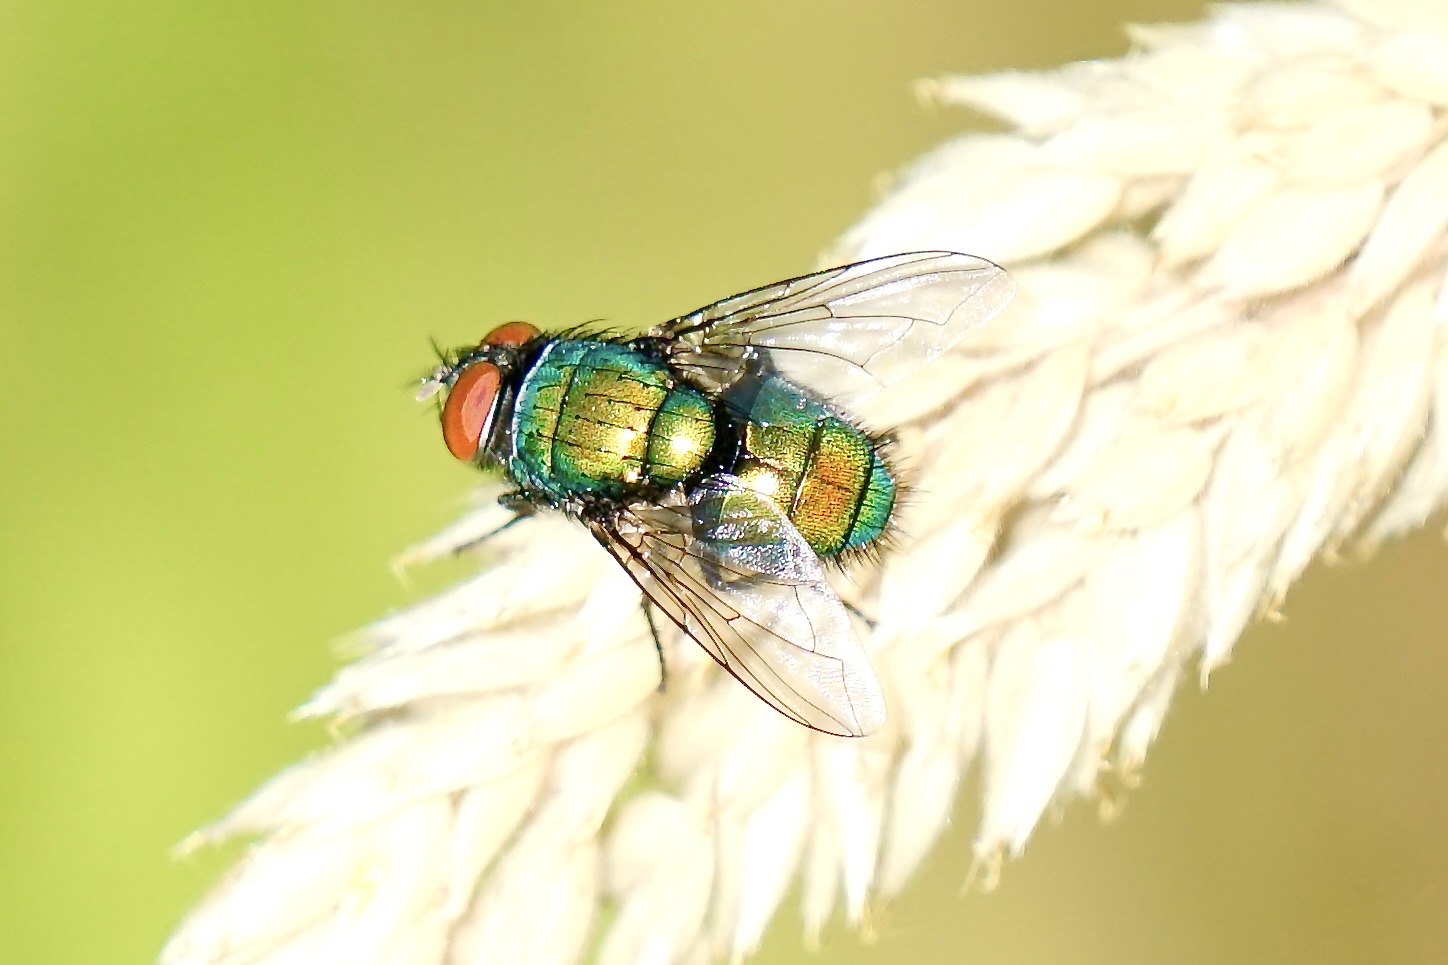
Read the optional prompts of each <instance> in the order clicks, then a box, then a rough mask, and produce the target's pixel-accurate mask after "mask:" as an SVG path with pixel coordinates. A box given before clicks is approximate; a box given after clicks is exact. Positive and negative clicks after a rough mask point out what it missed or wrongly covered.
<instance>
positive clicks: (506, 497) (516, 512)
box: [453, 489, 538, 556]
mask: <svg viewBox="0 0 1448 965" xmlns="http://www.w3.org/2000/svg"><path fill="white" fill-rule="evenodd" d="M498 505H499V506H502V507H503V508H504V509H506V510H508V511H509V512H510V513H512V514H513V518H512V519H510V520H508V521H507V522H506V523H504V524H503V525H501V526H498V527H495V528H494V529H490V530H488V531H487V532H486V533H484V534H483V535H481V536H475V537H473V538H472V539H470V540H468V541H467V542H466V543H461V544H459V545H458V546H455V547H454V548H453V555H454V556H461V555H462V554H464V553H466V552H468V551H469V550H474V549H477V548H478V547H479V546H481V545H483V544H484V543H486V542H487V541H488V540H490V539H492V538H493V537H494V536H497V535H498V534H499V533H501V532H503V531H504V530H505V529H507V528H508V527H510V526H514V525H516V524H517V523H519V522H521V521H523V520H525V519H527V518H528V517H529V516H532V515H533V514H534V513H536V512H538V500H537V499H536V498H535V497H534V496H533V495H532V494H531V493H529V492H528V490H526V489H514V490H512V491H511V492H506V493H503V495H501V496H499V497H498Z"/></svg>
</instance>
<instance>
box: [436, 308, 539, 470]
mask: <svg viewBox="0 0 1448 965" xmlns="http://www.w3.org/2000/svg"><path fill="white" fill-rule="evenodd" d="M510 324H515V325H516V324H522V323H520V322H512V323H510ZM504 327H505V328H506V327H507V326H504ZM501 380H502V374H501V373H500V372H499V371H498V367H497V366H496V365H494V364H493V363H492V362H474V363H473V364H472V365H469V366H468V367H467V368H466V369H464V370H463V371H462V374H461V375H459V376H458V377H457V379H456V380H455V381H454V382H453V384H452V389H451V390H449V391H448V394H447V401H446V402H445V403H443V407H442V439H443V442H446V443H447V449H448V452H451V453H452V454H453V455H454V456H457V457H458V458H459V459H461V460H463V461H464V462H471V461H472V460H473V458H474V457H475V456H477V454H478V447H479V446H481V445H482V435H483V429H484V427H485V426H487V424H488V413H489V412H490V411H491V410H492V408H493V400H494V399H496V398H497V397H498V383H499V382H500V381H501Z"/></svg>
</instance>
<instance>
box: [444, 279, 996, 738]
mask: <svg viewBox="0 0 1448 965" xmlns="http://www.w3.org/2000/svg"><path fill="white" fill-rule="evenodd" d="M1014 292H1015V286H1014V284H1013V283H1012V282H1011V280H1010V278H1009V277H1008V276H1007V275H1006V273H1005V271H1004V270H1003V269H1001V268H1000V267H998V266H996V265H994V264H991V263H990V262H988V261H985V260H983V259H981V258H975V257H972V256H970V255H962V254H957V253H955V252H947V251H927V252H913V253H909V254H899V255H890V256H887V257H883V258H874V259H871V260H869V261H862V262H857V263H855V264H851V265H844V266H842V267H839V268H831V269H828V270H826V271H820V272H815V273H814V274H809V275H803V276H801V277H799V278H791V279H788V280H786V281H781V282H775V283H774V284H772V285H765V286H764V287H762V288H756V289H754V290H752V291H747V292H744V293H743V294H739V295H732V296H730V297H728V298H725V299H723V300H721V301H717V302H715V303H713V304H711V305H706V306H705V307H703V308H700V309H698V310H697V311H693V312H690V313H689V314H687V315H681V316H679V317H678V318H675V319H673V320H671V321H668V322H665V323H663V324H662V325H658V326H656V327H654V328H653V329H651V330H650V331H649V332H648V333H647V334H646V335H644V336H642V337H639V338H631V339H630V338H619V337H612V336H608V335H603V334H588V333H584V332H572V333H565V334H558V335H549V334H544V333H543V332H541V331H540V330H539V329H537V328H535V327H534V326H532V325H530V324H528V323H526V322H508V323H507V324H504V325H501V326H498V327H497V328H494V329H493V330H492V331H491V332H490V333H488V335H487V336H486V337H485V338H484V339H483V340H482V342H480V343H479V344H478V345H476V346H474V347H471V348H465V349H460V350H458V351H457V352H454V353H451V355H450V356H449V357H448V358H446V359H445V361H444V363H443V364H442V365H440V366H438V368H437V369H436V370H435V371H434V372H433V373H432V374H431V375H430V376H428V377H427V378H426V379H425V380H424V382H423V392H422V395H423V396H424V397H425V396H428V395H432V394H435V393H438V392H445V393H446V397H445V400H444V401H443V403H442V407H441V409H442V412H441V416H442V434H443V439H444V441H445V442H446V444H447V447H448V450H449V451H450V452H451V453H452V454H453V455H454V456H455V457H457V458H458V459H460V460H463V461H465V462H469V463H473V464H475V465H478V466H484V467H486V466H499V467H501V468H502V470H503V471H504V473H506V474H507V476H508V478H509V479H510V480H511V482H512V483H513V484H514V485H515V486H516V487H517V488H516V489H514V490H512V491H510V492H509V493H506V494H505V495H504V496H503V497H502V499H501V501H502V502H503V504H504V505H506V506H508V507H510V508H512V509H514V510H515V511H517V512H519V513H525V512H531V511H532V510H534V509H537V508H542V507H547V508H551V509H555V510H558V511H561V512H563V513H566V514H567V515H569V516H572V517H574V518H575V519H578V520H579V521H581V522H582V523H583V525H584V526H586V527H587V528H588V531H589V532H590V533H592V534H593V537H594V538H595V539H596V540H598V542H599V543H600V544H601V545H602V546H603V547H604V549H606V550H608V552H609V553H610V554H611V555H612V556H613V558H614V559H615V560H616V561H617V562H618V563H619V565H620V566H622V567H623V568H624V570H625V571H626V572H627V573H628V575H629V576H630V577H631V578H632V579H633V581H634V582H635V583H636V584H637V585H638V587H639V589H640V590H641V591H642V592H643V594H644V596H645V597H646V598H647V599H648V600H649V601H650V602H652V603H653V605H654V606H656V607H657V608H658V609H659V610H661V611H663V613H665V614H666V615H667V616H668V617H669V619H670V620H672V621H673V622H674V623H676V624H677V625H678V626H679V627H680V628H681V629H682V630H683V631H684V633H686V634H687V635H688V636H690V637H691V638H693V640H694V641H695V642H697V643H698V644H699V645H700V646H701V647H703V648H704V650H705V651H706V652H707V653H708V654H709V656H711V657H713V658H714V659H715V660H716V661H718V663H719V664H720V665H721V666H723V667H724V669H725V670H727V671H729V672H730V673H731V674H733V675H734V676H735V677H736V678H737V679H738V680H739V681H740V682H741V683H743V684H744V686H746V687H748V688H749V689H750V690H751V691H753V692H754V693H755V694H756V695H758V696H759V697H760V698H761V699H763V700H764V701H765V702H766V703H768V704H769V705H770V706H772V707H774V708H775V709H776V710H778V711H779V712H780V713H782V714H784V715H785V716H787V717H789V718H790V719H792V720H794V721H797V722H798V723H801V724H803V725H805V726H807V727H812V728H814V729H815V730H820V731H824V732H825V733H829V734H838V735H841V736H850V737H863V736H865V735H868V734H872V733H874V732H876V731H878V730H879V729H880V728H881V727H882V726H883V725H884V722H885V700H884V696H883V694H882V693H881V690H880V684H879V681H878V680H877V679H876V676H875V672H874V670H873V669H872V668H871V666H870V662H869V660H868V658H867V657H866V655H865V651H864V648H863V647H862V646H861V644H860V641H859V639H858V638H857V637H856V635H855V632H854V629H853V628H852V626H851V624H850V618H849V614H848V612H847V611H846V608H845V605H844V604H843V603H842V602H841V600H840V598H839V597H838V595H836V593H835V592H834V590H833V589H832V588H831V586H830V584H829V582H828V580H827V579H826V577H825V563H826V562H828V561H832V560H839V559H842V558H843V559H848V558H849V557H850V556H851V555H853V554H857V553H860V552H865V551H868V550H869V549H870V548H872V547H874V546H876V545H877V544H878V542H879V541H880V539H881V538H882V537H883V536H884V534H885V533H886V531H887V529H888V527H889V524H890V522H891V519H892V516H893V514H894V511H895V502H896V495H897V487H898V482H897V476H896V474H895V472H894V470H893V469H892V468H891V466H890V464H889V462H888V457H887V454H886V452H885V447H884V445H883V443H882V439H881V438H880V437H878V436H875V435H872V434H871V433H869V432H868V431H866V430H865V429H864V428H863V427H862V426H861V425H860V423H859V422H858V421H857V420H856V419H854V418H853V417H852V416H851V415H850V414H849V413H850V407H851V406H852V405H854V404H856V403H858V402H860V401H861V400H863V399H866V398H868V397H869V396H871V395H873V394H874V393H875V392H877V391H879V390H880V389H881V388H883V387H885V386H887V385H890V384H892V383H894V382H898V381H900V380H901V379H902V378H904V377H906V376H907V375H909V374H910V373H911V372H913V371H915V370H916V369H917V368H918V367H919V366H921V365H924V364H925V363H927V362H929V361H930V360H931V359H933V358H935V357H937V356H938V355H940V354H941V353H943V352H945V351H947V350H948V349H950V348H951V347H952V346H954V345H955V344H956V343H957V342H958V341H960V339H961V338H962V337H964V336H965V334H966V333H967V332H969V331H971V330H972V329H974V328H976V327H978V326H980V325H982V324H984V323H985V322H987V321H988V320H990V319H991V318H993V317H994V316H995V315H996V314H998V313H999V312H1000V311H1001V309H1003V308H1004V307H1005V306H1006V304H1007V303H1008V302H1009V301H1010V299H1011V296H1012V295H1013V294H1014Z"/></svg>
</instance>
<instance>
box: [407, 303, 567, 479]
mask: <svg viewBox="0 0 1448 965" xmlns="http://www.w3.org/2000/svg"><path fill="white" fill-rule="evenodd" d="M542 337H543V336H542V333H541V332H539V331H538V329H537V328H535V327H534V326H533V325H530V324H529V323H527V322H507V323H505V324H503V325H499V326H498V327H497V328H495V329H493V330H492V331H491V332H489V333H488V334H487V335H486V336H485V337H484V338H483V340H482V341H481V342H479V343H478V344H477V345H475V346H473V347H471V348H464V349H458V350H457V351H454V352H440V353H439V356H440V358H441V362H440V364H439V365H438V366H437V368H435V369H433V370H432V372H431V373H430V374H429V375H427V376H425V377H424V378H423V380H422V385H421V386H420V387H419V389H418V393H417V398H418V399H419V401H421V400H425V399H431V398H437V397H439V396H441V397H442V402H441V405H440V406H439V411H440V417H441V421H442V438H443V441H444V442H445V443H447V448H448V451H449V452H451V453H452V454H453V455H454V456H456V457H457V458H458V459H460V460H462V461H463V462H470V463H473V464H475V465H483V464H485V463H486V462H487V461H488V460H489V459H490V458H492V459H495V460H497V459H501V457H502V453H503V450H504V448H505V447H506V444H507V442H508V438H507V436H508V432H509V431H510V430H509V425H508V423H509V416H510V414H511V412H512V408H513V399H514V397H515V395H516V392H517V386H518V382H519V379H520V377H521V376H522V374H523V370H524V366H525V363H526V359H527V356H528V350H529V348H530V347H531V346H532V345H533V344H534V343H536V342H537V341H538V340H539V339H540V338H542Z"/></svg>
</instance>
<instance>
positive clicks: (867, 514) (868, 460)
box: [733, 376, 896, 557]
mask: <svg viewBox="0 0 1448 965" xmlns="http://www.w3.org/2000/svg"><path fill="white" fill-rule="evenodd" d="M739 403H740V408H743V409H744V410H745V413H746V421H745V423H744V428H743V438H742V440H741V445H740V449H739V455H738V457H737V459H736V460H735V463H734V469H733V471H734V473H735V475H738V476H740V477H741V478H743V479H744V480H745V481H746V482H748V483H749V485H750V487H751V488H753V489H755V490H757V491H758V492H762V493H764V494H766V495H768V496H770V497H771V498H773V499H774V501H775V502H776V503H778V504H779V506H780V507H781V508H782V509H784V511H785V512H786V513H787V514H788V515H789V518H790V520H791V521H793V523H794V525H795V528H796V529H798V530H799V531H800V533H801V534H802V535H803V536H804V538H805V539H806V540H808V541H809V544H810V546H811V547H813V548H814V551H815V552H816V553H818V554H819V555H820V556H826V557H828V556H835V555H837V554H839V553H841V552H843V551H845V550H847V549H854V548H860V547H864V546H868V545H869V544H870V543H873V542H874V541H875V540H877V539H879V538H880V535H881V534H882V533H884V531H885V527H886V525H887V523H888V522H889V519H890V513H891V511H892V510H893V509H894V507H895V491H896V486H895V479H894V477H893V476H892V475H891V474H890V470H889V468H888V467H887V466H886V465H885V463H884V462H883V461H882V460H881V458H880V453H879V446H878V444H877V443H876V442H875V441H874V440H872V439H871V438H870V437H869V436H868V435H866V434H865V433H864V432H863V431H862V430H861V429H859V428H858V427H857V426H854V425H852V424H850V423H849V422H847V421H845V420H843V419H841V418H839V417H838V416H837V415H835V414H834V412H833V410H831V409H830V408H829V407H828V406H826V405H825V404H824V403H822V402H820V401H819V400H818V399H816V398H814V397H813V396H811V395H809V394H808V393H807V392H805V390H803V389H801V388H800V387H799V386H797V385H795V384H794V383H792V382H790V381H788V380H786V379H784V378H781V377H779V376H770V377H768V378H766V379H765V380H764V382H763V383H762V384H760V385H759V387H758V390H757V392H756V393H755V394H754V396H753V398H752V399H748V400H747V401H745V400H744V399H743V398H741V399H740V400H739Z"/></svg>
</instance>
